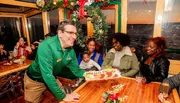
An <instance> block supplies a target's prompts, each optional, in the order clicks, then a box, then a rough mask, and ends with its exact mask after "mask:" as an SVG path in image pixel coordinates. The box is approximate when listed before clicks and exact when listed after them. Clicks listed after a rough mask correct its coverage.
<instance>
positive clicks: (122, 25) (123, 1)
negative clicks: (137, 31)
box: [121, 0, 128, 33]
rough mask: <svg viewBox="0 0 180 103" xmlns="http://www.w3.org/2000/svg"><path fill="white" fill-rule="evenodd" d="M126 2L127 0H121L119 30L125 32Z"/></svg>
mask: <svg viewBox="0 0 180 103" xmlns="http://www.w3.org/2000/svg"><path fill="white" fill-rule="evenodd" d="M127 2H128V0H121V32H122V33H127Z"/></svg>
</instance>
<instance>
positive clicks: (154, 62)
mask: <svg viewBox="0 0 180 103" xmlns="http://www.w3.org/2000/svg"><path fill="white" fill-rule="evenodd" d="M165 48H166V43H165V38H164V37H155V38H151V39H149V40H148V43H147V45H146V48H145V50H146V55H145V56H143V57H142V60H141V61H140V71H141V73H142V75H143V76H144V79H143V82H144V83H150V82H151V81H156V82H162V81H163V79H165V78H167V76H168V71H169V64H170V63H169V60H168V59H167V58H166V54H165Z"/></svg>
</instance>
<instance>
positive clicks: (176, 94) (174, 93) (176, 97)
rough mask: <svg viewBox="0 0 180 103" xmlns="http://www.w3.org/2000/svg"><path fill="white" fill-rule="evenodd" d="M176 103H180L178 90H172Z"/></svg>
mask: <svg viewBox="0 0 180 103" xmlns="http://www.w3.org/2000/svg"><path fill="white" fill-rule="evenodd" d="M172 93H173V97H174V101H175V103H180V98H179V95H178V92H177V90H176V89H173V90H172Z"/></svg>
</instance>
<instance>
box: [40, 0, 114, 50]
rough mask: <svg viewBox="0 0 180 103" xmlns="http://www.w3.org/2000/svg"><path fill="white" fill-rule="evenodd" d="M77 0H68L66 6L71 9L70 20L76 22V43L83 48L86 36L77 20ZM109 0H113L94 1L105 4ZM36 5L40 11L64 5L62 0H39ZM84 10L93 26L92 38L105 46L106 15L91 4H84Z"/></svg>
mask: <svg viewBox="0 0 180 103" xmlns="http://www.w3.org/2000/svg"><path fill="white" fill-rule="evenodd" d="M77 1H78V0H68V6H67V7H66V8H68V9H71V10H73V11H74V12H73V14H72V15H71V20H72V21H74V22H76V26H77V44H78V45H79V46H80V47H82V48H84V47H85V46H86V36H85V35H84V34H83V32H82V25H81V24H80V22H79V19H78V12H77V11H76V10H77V9H78V4H77ZM110 1H113V0H95V1H94V2H93V4H94V3H97V4H98V3H104V4H105V5H107V4H109V2H110ZM37 6H38V7H39V8H40V9H41V10H42V11H48V10H53V9H57V8H59V7H64V0H58V1H57V2H53V0H50V1H49V2H45V3H44V0H39V2H37ZM84 11H85V12H87V15H86V16H88V17H91V18H92V20H91V22H92V23H93V26H94V34H93V38H95V40H96V42H97V44H98V45H100V46H102V45H103V46H106V45H107V39H108V36H107V32H108V24H107V22H106V16H105V15H104V14H103V13H102V11H101V9H100V8H99V7H93V6H87V5H85V6H84Z"/></svg>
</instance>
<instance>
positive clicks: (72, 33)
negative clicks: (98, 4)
mask: <svg viewBox="0 0 180 103" xmlns="http://www.w3.org/2000/svg"><path fill="white" fill-rule="evenodd" d="M64 32H66V33H68V34H71V35H77V33H75V32H72V31H64Z"/></svg>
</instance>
